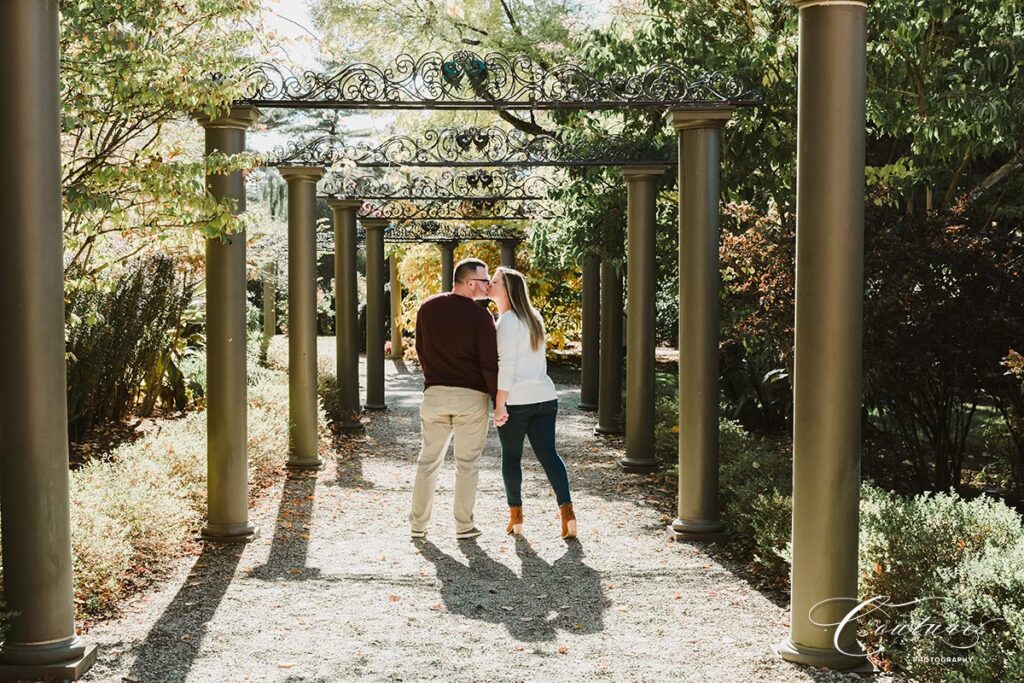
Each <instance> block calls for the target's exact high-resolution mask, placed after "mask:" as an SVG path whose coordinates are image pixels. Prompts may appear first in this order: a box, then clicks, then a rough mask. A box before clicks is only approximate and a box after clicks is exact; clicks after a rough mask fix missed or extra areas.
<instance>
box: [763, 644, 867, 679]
mask: <svg viewBox="0 0 1024 683" xmlns="http://www.w3.org/2000/svg"><path fill="white" fill-rule="evenodd" d="M857 649H858V650H859V651H861V652H863V650H862V649H861V647H860V644H858V645H857ZM772 652H774V653H775V654H776V655H778V656H779V657H782V658H783V659H785V660H786V661H787V662H793V663H794V664H806V665H808V666H818V667H823V668H826V669H839V670H842V671H851V672H853V673H858V674H872V673H875V667H874V665H873V664H872V663H871V661H870V660H869V659H868V658H867V656H866V655H865V656H860V657H858V656H854V655H848V654H843V653H842V652H839V651H838V650H836V649H834V648H820V647H809V646H807V645H797V644H796V643H794V642H793V639H792V638H786V639H785V640H784V641H782V642H781V643H779V644H777V645H773V646H772Z"/></svg>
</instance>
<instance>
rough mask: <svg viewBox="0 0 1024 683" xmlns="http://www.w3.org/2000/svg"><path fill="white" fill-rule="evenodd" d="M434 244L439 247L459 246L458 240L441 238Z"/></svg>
mask: <svg viewBox="0 0 1024 683" xmlns="http://www.w3.org/2000/svg"><path fill="white" fill-rule="evenodd" d="M436 244H437V246H438V247H440V248H441V249H455V247H457V246H459V241H458V240H441V241H440V242H437V243H436Z"/></svg>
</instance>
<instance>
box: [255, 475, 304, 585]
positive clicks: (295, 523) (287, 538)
mask: <svg viewBox="0 0 1024 683" xmlns="http://www.w3.org/2000/svg"><path fill="white" fill-rule="evenodd" d="M316 477H317V473H316V472H289V473H288V478H287V479H285V482H284V489H283V490H282V492H281V504H280V505H279V506H278V508H277V519H276V520H275V522H274V539H273V541H271V544H270V554H269V555H268V556H267V561H266V562H265V563H264V564H261V565H258V566H256V567H253V568H252V569H250V570H249V572H248V576H251V577H254V578H257V579H263V580H265V581H274V580H278V579H287V580H291V581H305V580H307V579H315V578H318V577H319V576H320V569H319V568H318V567H312V568H311V567H307V566H306V556H307V555H308V553H309V537H310V534H312V533H313V528H312V527H313V502H314V500H315V499H316Z"/></svg>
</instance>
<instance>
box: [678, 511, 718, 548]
mask: <svg viewBox="0 0 1024 683" xmlns="http://www.w3.org/2000/svg"><path fill="white" fill-rule="evenodd" d="M668 530H669V531H670V532H672V537H673V538H674V539H675V540H677V541H705V542H709V543H715V542H718V541H724V540H726V539H727V538H728V537H729V534H727V533H725V525H723V524H722V523H721V522H720V521H712V520H683V519H680V518H678V517H677V518H676V519H675V520H674V521H673V522H672V525H671V526H670V527H669V528H668Z"/></svg>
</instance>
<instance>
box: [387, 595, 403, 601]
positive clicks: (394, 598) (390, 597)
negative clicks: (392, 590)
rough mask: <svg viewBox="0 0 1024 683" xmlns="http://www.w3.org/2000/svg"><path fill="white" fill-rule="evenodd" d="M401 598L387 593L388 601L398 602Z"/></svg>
mask: <svg viewBox="0 0 1024 683" xmlns="http://www.w3.org/2000/svg"><path fill="white" fill-rule="evenodd" d="M401 599H402V598H400V597H398V596H397V595H389V596H388V602H398V601H399V600H401Z"/></svg>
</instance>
